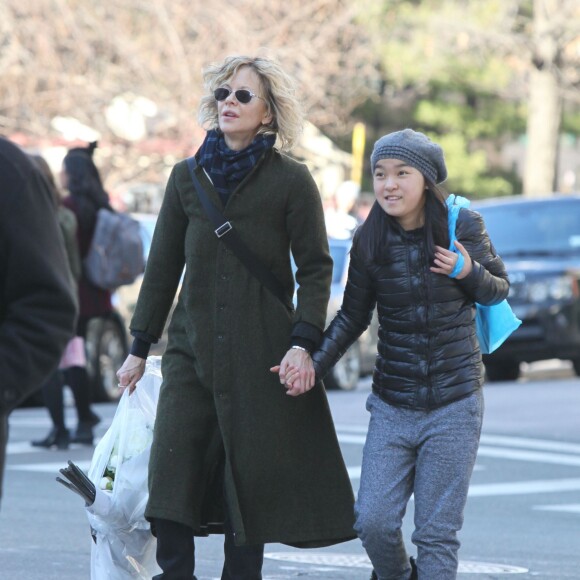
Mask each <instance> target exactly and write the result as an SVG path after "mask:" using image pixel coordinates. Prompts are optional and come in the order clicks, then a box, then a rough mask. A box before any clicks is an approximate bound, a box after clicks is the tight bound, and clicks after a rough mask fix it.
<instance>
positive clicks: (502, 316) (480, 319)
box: [447, 193, 522, 354]
mask: <svg viewBox="0 0 580 580" xmlns="http://www.w3.org/2000/svg"><path fill="white" fill-rule="evenodd" d="M470 203H471V202H470V201H469V200H468V199H466V198H465V197H461V196H460V195H455V194H453V193H452V194H450V195H449V197H448V198H447V209H448V213H449V249H450V250H451V251H452V252H455V253H456V254H457V255H458V260H457V263H456V264H455V268H454V269H453V272H451V274H449V277H450V278H455V277H456V276H457V274H459V272H461V270H462V268H463V263H464V261H465V260H464V258H463V254H461V252H460V251H459V250H458V249H457V248H456V247H455V244H454V243H453V242H454V241H455V240H456V239H457V237H456V235H455V228H456V225H457V216H458V215H459V210H460V209H461V208H462V207H465V208H467V207H469V204H470ZM475 307H476V315H475V328H476V331H477V339H478V340H479V348H480V349H481V352H482V353H483V354H490V353H492V352H493V351H494V350H496V349H497V348H498V347H499V346H501V345H502V344H503V343H504V341H505V340H506V339H507V337H508V336H509V335H510V334H511V333H512V332H513V331H514V330H515V329H516V328H518V326H519V325H520V324H521V323H522V321H521V320H520V319H519V318H517V317H516V315H515V314H514V313H513V311H512V309H511V306H510V305H509V304H508V301H507V300H502V302H500V303H499V304H494V305H493V306H483V305H482V304H478V303H477V302H476V303H475Z"/></svg>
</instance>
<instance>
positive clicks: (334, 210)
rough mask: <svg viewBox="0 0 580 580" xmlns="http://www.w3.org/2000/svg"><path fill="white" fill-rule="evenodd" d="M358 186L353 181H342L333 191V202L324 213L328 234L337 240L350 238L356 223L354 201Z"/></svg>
mask: <svg viewBox="0 0 580 580" xmlns="http://www.w3.org/2000/svg"><path fill="white" fill-rule="evenodd" d="M359 192H360V186H359V185H358V183H355V182H354V181H343V182H342V183H341V184H340V185H339V186H338V188H337V190H336V191H335V193H334V195H333V197H332V201H333V204H332V206H331V207H329V208H328V209H327V210H326V211H325V213H324V219H325V223H326V231H327V232H328V236H329V237H331V238H335V239H339V240H349V239H350V238H352V236H353V234H354V231H355V229H356V227H357V225H358V222H357V220H356V217H355V213H354V208H355V203H356V200H357V198H358V195H359Z"/></svg>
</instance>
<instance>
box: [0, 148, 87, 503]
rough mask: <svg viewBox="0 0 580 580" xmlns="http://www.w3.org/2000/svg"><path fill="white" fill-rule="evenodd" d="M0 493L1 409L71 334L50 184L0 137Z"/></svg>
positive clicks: (42, 372)
mask: <svg viewBox="0 0 580 580" xmlns="http://www.w3.org/2000/svg"><path fill="white" fill-rule="evenodd" d="M0 295H1V296H2V300H1V301H0V495H1V491H2V474H3V472H4V460H5V452H6V443H7V440H8V415H9V413H10V411H12V410H13V409H14V408H15V407H16V406H17V405H18V404H19V403H21V402H22V401H23V400H24V399H25V398H26V397H28V396H29V395H31V394H32V393H33V392H34V391H36V390H38V389H39V388H40V387H41V385H42V383H43V382H44V381H45V380H46V379H47V377H48V376H49V375H50V374H51V373H52V372H53V371H54V369H55V368H56V366H57V364H58V361H59V359H60V357H61V355H62V352H63V350H64V348H65V345H66V343H67V342H68V340H69V339H70V338H71V337H72V336H73V334H74V325H75V317H76V300H75V296H74V290H73V288H72V287H71V284H70V278H69V274H68V268H67V265H66V256H65V250H64V245H63V242H62V238H61V235H60V232H59V229H58V224H57V220H56V217H55V211H54V204H53V201H52V198H51V194H50V191H49V190H48V188H47V186H46V182H45V180H44V179H43V178H42V176H41V174H40V172H39V171H38V170H37V169H36V168H35V166H34V165H33V163H32V162H31V160H30V159H29V158H28V156H27V155H26V154H25V153H24V152H23V151H21V150H20V149H19V148H18V147H17V146H16V145H14V143H12V142H10V141H9V140H7V139H5V138H3V137H0Z"/></svg>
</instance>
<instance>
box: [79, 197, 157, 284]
mask: <svg viewBox="0 0 580 580" xmlns="http://www.w3.org/2000/svg"><path fill="white" fill-rule="evenodd" d="M83 269H84V272H85V276H86V277H87V278H88V280H89V281H90V282H92V283H93V284H94V285H95V286H98V287H99V288H103V289H105V290H115V289H116V288H118V287H119V286H124V285H126V284H132V283H133V282H134V281H135V279H136V278H137V277H138V276H139V275H140V274H142V273H143V271H144V270H145V259H144V257H143V240H142V239H141V233H140V225H139V222H138V221H137V220H135V219H133V218H132V217H131V216H129V215H127V214H124V213H119V212H115V211H111V210H110V209H106V208H101V209H99V211H98V212H97V221H96V224H95V232H94V234H93V239H92V240H91V245H90V247H89V251H88V253H87V255H86V256H85V258H84V260H83Z"/></svg>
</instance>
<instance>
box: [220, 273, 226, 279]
mask: <svg viewBox="0 0 580 580" xmlns="http://www.w3.org/2000/svg"><path fill="white" fill-rule="evenodd" d="M220 278H221V279H222V280H227V279H228V277H227V276H226V275H225V274H222V275H221V276H220Z"/></svg>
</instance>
